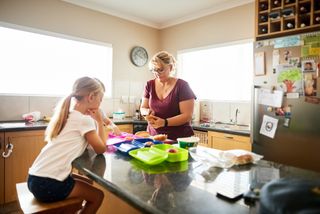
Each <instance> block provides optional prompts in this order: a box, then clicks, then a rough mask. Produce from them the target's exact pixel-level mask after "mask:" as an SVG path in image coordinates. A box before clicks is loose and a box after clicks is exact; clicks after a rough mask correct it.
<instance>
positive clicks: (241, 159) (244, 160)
mask: <svg viewBox="0 0 320 214" xmlns="http://www.w3.org/2000/svg"><path fill="white" fill-rule="evenodd" d="M233 162H234V164H235V165H244V164H248V163H252V162H253V157H252V155H250V154H244V155H240V156H235V157H234V158H233Z"/></svg>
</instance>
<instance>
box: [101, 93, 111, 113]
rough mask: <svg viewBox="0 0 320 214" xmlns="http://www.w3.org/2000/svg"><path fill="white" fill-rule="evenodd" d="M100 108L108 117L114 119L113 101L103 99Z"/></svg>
mask: <svg viewBox="0 0 320 214" xmlns="http://www.w3.org/2000/svg"><path fill="white" fill-rule="evenodd" d="M100 108H101V109H102V110H103V111H104V112H105V113H106V114H107V116H108V117H112V114H113V99H111V98H108V99H106V98H105V99H103V100H102V103H101V105H100Z"/></svg>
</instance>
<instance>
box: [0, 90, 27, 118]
mask: <svg viewBox="0 0 320 214" xmlns="http://www.w3.org/2000/svg"><path fill="white" fill-rule="evenodd" d="M0 103H1V105H0V121H6V120H22V115H23V114H25V113H28V112H29V97H27V96H0Z"/></svg>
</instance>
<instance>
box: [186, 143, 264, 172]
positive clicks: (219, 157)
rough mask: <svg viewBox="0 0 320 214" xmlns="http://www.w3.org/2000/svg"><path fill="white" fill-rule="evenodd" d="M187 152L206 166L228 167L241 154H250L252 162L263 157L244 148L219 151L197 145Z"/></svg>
mask: <svg viewBox="0 0 320 214" xmlns="http://www.w3.org/2000/svg"><path fill="white" fill-rule="evenodd" d="M189 153H190V155H191V157H192V158H193V159H194V160H195V161H200V162H202V163H203V164H205V165H206V166H208V167H220V168H224V169H228V168H230V167H232V166H234V165H236V162H235V161H234V160H235V158H236V157H238V156H241V155H246V154H248V155H251V156H252V163H255V162H257V161H258V160H260V159H262V158H263V156H261V155H258V154H255V153H253V152H249V151H245V150H239V149H236V150H227V151H221V150H217V149H211V148H205V147H199V146H198V147H196V148H190V149H189Z"/></svg>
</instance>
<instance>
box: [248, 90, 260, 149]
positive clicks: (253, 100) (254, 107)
mask: <svg viewBox="0 0 320 214" xmlns="http://www.w3.org/2000/svg"><path fill="white" fill-rule="evenodd" d="M260 88H261V86H259V85H254V86H253V88H252V97H251V103H252V106H251V108H252V109H251V129H250V136H251V137H250V141H251V144H253V143H254V139H255V133H254V127H255V125H256V120H255V118H256V114H257V113H256V112H257V107H258V106H257V105H258V103H257V100H258V91H259V89H260Z"/></svg>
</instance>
